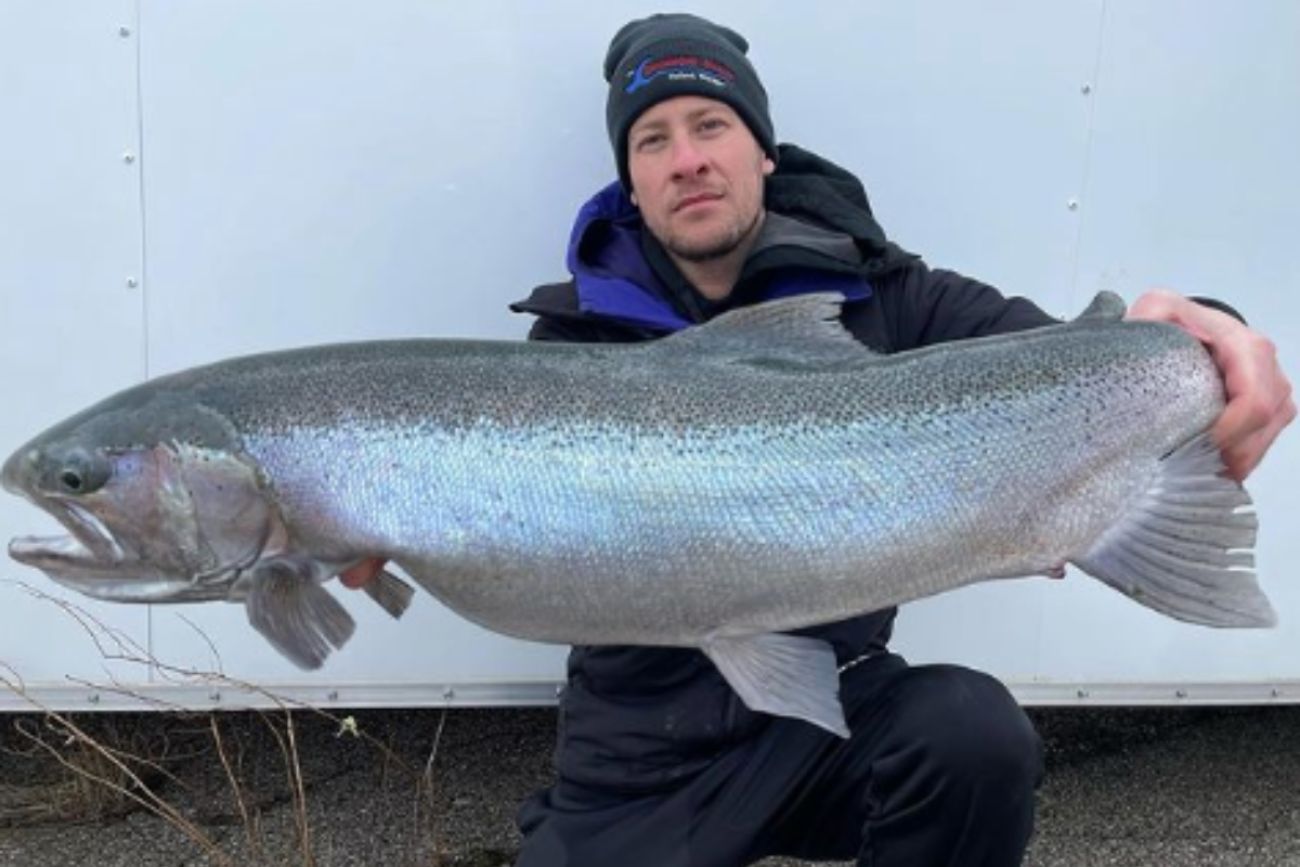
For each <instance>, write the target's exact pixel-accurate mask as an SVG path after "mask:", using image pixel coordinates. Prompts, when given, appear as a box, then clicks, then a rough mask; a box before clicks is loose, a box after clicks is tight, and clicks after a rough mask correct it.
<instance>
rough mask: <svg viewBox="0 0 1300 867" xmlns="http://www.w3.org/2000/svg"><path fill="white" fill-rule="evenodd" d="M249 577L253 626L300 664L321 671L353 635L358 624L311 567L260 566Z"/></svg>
mask: <svg viewBox="0 0 1300 867" xmlns="http://www.w3.org/2000/svg"><path fill="white" fill-rule="evenodd" d="M253 570H254V574H252V575H248V576H246V587H247V596H246V597H245V599H244V607H245V610H246V611H247V613H248V622H249V623H251V624H252V625H253V628H254V629H256V630H257V631H258V632H260V633H262V635H263V636H264V637H265V638H266V640H267V641H269V642H271V644H272V645H273V646H274V647H275V649H276V650H278V651H280V653H281V654H282V655H284V657H285V658H287V659H288V660H289V661H290V662H292V663H293V664H294V665H296V666H298V667H299V668H303V669H308V670H312V669H317V668H320V667H321V665H322V664H324V662H325V659H326V657H328V656H329V655H330V653H331V652H332V651H333V650H335V649H337V648H340V647H342V646H343V645H344V644H346V643H347V641H348V639H349V638H351V637H352V633H353V631H354V630H355V629H356V623H355V621H353V619H352V616H351V615H350V614H348V612H347V609H345V608H344V607H343V606H342V604H340V603H339V602H338V600H336V599H335V598H334V597H333V596H331V595H330V594H329V592H328V591H327V590H325V588H324V587H322V586H321V585H320V584H319V583H318V582H317V581H316V580H315V576H314V574H313V573H312V570H311V569H304V568H297V567H296V566H295V565H294V564H292V563H289V562H285V561H283V560H272V561H267V562H263V563H259V564H258V565H256V566H255V567H253Z"/></svg>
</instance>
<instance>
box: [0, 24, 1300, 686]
mask: <svg viewBox="0 0 1300 867" xmlns="http://www.w3.org/2000/svg"><path fill="white" fill-rule="evenodd" d="M3 5H4V6H5V9H6V20H7V22H8V24H9V26H8V27H7V28H6V30H5V31H4V32H3V33H2V34H0V113H2V114H0V116H3V117H4V118H5V119H6V122H5V129H6V133H7V134H6V135H4V136H0V303H2V304H3V322H4V325H5V340H4V341H2V342H0V362H2V366H0V405H3V406H4V407H5V412H4V413H2V414H0V455H3V454H8V453H9V452H10V451H11V450H12V449H13V448H14V447H16V446H17V445H18V444H19V443H20V442H21V441H22V440H24V439H26V438H27V437H28V436H30V435H31V434H33V433H35V432H36V431H37V430H39V429H41V428H43V427H44V426H46V425H48V424H50V423H52V422H54V421H56V420H58V419H59V418H61V417H63V416H65V415H67V414H69V413H70V412H72V411H74V410H76V409H78V408H80V407H82V406H84V405H86V404H88V403H89V402H91V401H92V400H94V399H97V398H99V397H102V396H104V395H105V394H107V393H109V392H110V391H113V390H115V389H117V388H120V387H123V386H126V385H129V384H131V383H134V382H137V381H139V380H140V379H141V378H142V377H143V376H145V375H149V376H152V375H157V374H160V373H165V372H168V371H172V370H176V369H178V368H182V367H186V366H189V365H192V364H196V363H200V362H205V361H211V360H215V359H219V358H223V357H227V356H231V355H235V354H240V353H245V352H249V351H255V350H261V349H269V348H275V347H287V346H295V345H302V344H307V343H316V342H327V341H335V340H352V339H364V338H372V337H397V336H421V335H423V336H452V335H456V336H493V337H520V336H522V334H523V332H524V329H525V328H526V326H527V322H526V321H524V320H523V319H521V318H519V317H513V316H511V315H510V314H509V313H508V312H506V309H505V305H506V304H507V303H508V302H509V301H511V300H514V299H516V298H519V297H521V296H523V295H524V294H526V293H527V291H528V289H529V288H530V287H531V286H532V285H533V284H534V283H537V282H540V281H544V280H551V279H556V278H558V277H560V276H562V266H563V249H564V244H565V242H566V239H567V236H568V230H569V224H570V220H571V218H572V216H573V213H574V211H575V210H576V208H577V206H578V205H579V204H580V203H581V201H582V200H583V199H584V198H585V197H586V196H587V195H588V194H589V193H590V192H591V191H593V190H594V189H596V188H597V187H598V186H600V185H602V184H603V183H605V182H606V181H607V180H608V179H609V178H610V177H611V176H612V173H613V167H612V161H611V158H610V155H609V149H608V144H607V141H606V138H605V131H604V123H603V104H604V103H603V101H604V83H603V82H602V81H601V79H600V63H601V59H602V57H603V52H604V49H605V46H606V44H607V41H608V39H609V37H610V35H612V33H613V32H614V30H615V29H616V28H617V27H618V26H619V25H620V24H621V23H623V21H625V20H627V19H628V18H630V17H634V16H637V15H641V14H644V13H645V12H646V11H647V10H646V9H645V7H642V6H640V5H633V4H623V3H608V4H602V5H600V6H597V7H593V6H590V5H589V4H581V3H577V2H565V3H548V4H531V3H524V2H522V0H521V2H517V3H516V2H496V3H478V4H460V3H450V2H445V3H441V2H419V0H401V2H398V0H393V2H377V3H373V4H360V3H356V2H354V0H352V2H342V0H333V2H313V3H306V2H289V0H284V2H264V0H227V2H220V3H217V2H201V3H173V2H164V0H136V2H128V0H116V2H90V0H85V2H75V0H63V2H51V3H43V4H32V3H4V4H3ZM694 8H695V10H696V11H699V12H700V13H702V14H705V15H707V16H710V17H713V18H715V19H716V20H720V21H723V22H726V23H728V24H731V25H732V26H734V27H736V28H737V29H738V30H740V31H741V32H742V33H744V34H745V35H746V36H747V37H749V39H750V41H751V43H752V45H753V48H752V50H751V56H752V57H753V59H754V61H755V64H756V66H757V67H758V68H759V69H760V70H761V71H762V73H763V77H764V81H765V83H766V85H767V87H768V90H769V93H770V95H771V100H772V105H773V113H774V116H775V119H776V125H777V132H778V136H779V137H780V138H782V139H783V140H789V141H795V142H798V143H800V144H802V145H804V146H806V147H809V148H812V149H813V150H816V151H819V152H821V153H823V154H825V155H827V156H829V157H831V158H833V159H835V160H836V161H838V162H840V163H842V164H843V165H845V166H847V167H849V168H851V169H853V170H854V171H855V172H857V173H858V174H859V175H860V176H861V177H862V178H863V180H864V181H865V183H866V184H867V186H868V189H869V191H870V193H871V195H872V202H873V205H874V207H875V209H876V212H877V215H878V216H879V217H880V219H881V222H882V223H883V224H884V226H885V227H886V229H887V230H888V231H889V232H890V233H891V235H892V236H893V237H894V238H895V239H896V240H897V241H898V242H900V243H901V244H903V245H904V246H905V247H908V248H910V249H913V250H917V251H919V252H921V253H923V254H924V255H925V256H926V258H927V260H928V261H930V262H931V264H934V265H943V266H947V267H954V268H957V269H959V270H962V271H965V272H967V273H969V274H971V275H973V276H978V277H980V278H982V279H985V280H987V281H989V282H991V283H994V284H995V285H997V286H999V287H1000V288H1002V289H1003V290H1004V291H1007V292H1009V293H1016V294H1025V295H1028V296H1030V297H1032V298H1034V299H1036V300H1037V301H1039V302H1040V303H1041V304H1043V306H1045V307H1046V308H1047V309H1049V310H1051V311H1054V312H1057V313H1060V314H1063V315H1064V314H1070V313H1073V312H1075V311H1077V310H1078V309H1080V308H1081V307H1082V306H1083V305H1084V304H1085V303H1086V301H1087V300H1088V298H1089V297H1091V295H1092V294H1093V293H1094V292H1095V291H1097V290H1098V289H1101V288H1110V289H1115V290H1118V291H1120V292H1121V293H1122V294H1124V295H1126V296H1127V297H1129V298H1130V299H1131V298H1132V297H1134V296H1135V295H1136V294H1138V293H1139V292H1140V291H1141V290H1142V289H1143V288H1145V287H1147V286H1151V285H1167V286H1172V287H1175V288H1178V289H1180V290H1182V291H1185V292H1189V293H1201V294H1208V295H1214V296H1217V297H1220V298H1223V299H1225V300H1227V301H1229V302H1231V303H1233V304H1235V305H1236V306H1238V307H1239V309H1241V310H1242V311H1243V313H1245V315H1246V316H1247V317H1248V318H1249V319H1251V320H1252V321H1253V322H1256V323H1258V324H1260V325H1261V326H1262V327H1263V328H1264V330H1265V331H1266V332H1267V333H1269V334H1270V336H1272V337H1273V338H1274V339H1275V341H1276V342H1277V343H1278V345H1279V347H1280V348H1281V352H1282V357H1283V363H1284V365H1285V366H1286V367H1287V369H1288V370H1289V371H1290V372H1291V374H1292V376H1293V377H1295V376H1298V375H1300V364H1298V363H1297V360H1298V359H1297V351H1298V349H1297V347H1300V301H1298V300H1297V296H1296V294H1295V293H1296V289H1297V287H1298V286H1300V279H1297V278H1298V277H1300V269H1298V267H1297V265H1296V263H1295V258H1294V256H1293V254H1292V253H1291V252H1290V244H1289V243H1288V242H1289V241H1290V240H1291V239H1292V238H1294V237H1296V236H1297V234H1300V173H1298V172H1297V170H1296V169H1295V167H1294V157H1293V156H1292V152H1293V151H1294V147H1295V142H1296V141H1298V140H1300V59H1298V58H1297V54H1296V52H1295V51H1294V46H1295V45H1296V44H1297V41H1298V38H1300V7H1297V6H1296V5H1295V4H1293V3H1290V2H1287V0H1277V2H1271V3H1270V2H1263V0H1260V2H1253V3H1250V4H1241V5H1238V6H1232V7H1230V6H1229V5H1228V4H1210V3H1204V4H1194V5H1191V4H1186V3H1182V2H1174V0H1166V2H1155V0H1149V2H1125V3H1123V4H1113V3H1112V4H1106V3H1104V2H1101V0H1092V2H1074V3H1053V4H1041V3H1035V2H1030V0H1023V2H1001V3H993V4H980V5H979V7H978V8H976V7H973V6H970V5H969V4H964V3H959V2H956V0H952V2H939V0H926V2H919V3H909V4H894V3H884V2H873V3H861V4H859V3H842V4H840V3H834V4H832V3H825V4H807V5H806V6H805V7H804V8H800V9H795V8H793V5H792V4H787V3H770V4H762V3H758V4H756V3H748V2H747V3H740V2H716V3H698V4H694ZM1297 478H1300V437H1298V436H1297V435H1295V434H1292V436H1291V437H1290V438H1289V439H1287V440H1286V441H1284V442H1283V443H1281V444H1280V445H1279V446H1278V448H1277V449H1276V450H1275V452H1274V453H1273V454H1272V455H1271V456H1270V458H1269V460H1268V462H1267V463H1266V464H1265V466H1264V467H1263V469H1262V470H1261V471H1260V472H1259V473H1258V474H1257V476H1256V477H1255V478H1254V479H1252V482H1251V485H1250V487H1251V490H1252V491H1253V493H1254V495H1255V498H1256V501H1257V503H1258V508H1259V512H1260V515H1261V519H1262V523H1263V531H1262V534H1261V540H1260V546H1259V562H1260V573H1261V576H1262V580H1263V582H1264V584H1265V586H1266V588H1267V590H1268V591H1269V593H1270V595H1271V596H1272V597H1273V599H1274V602H1275V604H1276V606H1277V608H1278V609H1279V612H1280V614H1281V616H1282V620H1283V625H1282V626H1281V627H1280V628H1279V629H1277V630H1274V631H1271V632H1244V633H1243V632H1215V631H1211V630H1206V629H1203V628H1199V627H1192V626H1185V625H1182V624H1177V623H1174V622H1172V621H1169V620H1166V619H1163V618H1161V617H1159V616H1158V615H1154V614H1152V613H1151V612H1148V611H1147V610H1145V609H1142V608H1140V607H1138V606H1135V605H1133V604H1132V603H1130V602H1128V601H1127V600H1124V599H1122V598H1120V597H1119V596H1117V595H1116V594H1114V593H1112V592H1110V591H1108V590H1106V589H1104V588H1102V587H1101V586H1100V585H1098V584H1096V583H1095V582H1093V581H1092V580H1091V579H1088V578H1087V577H1086V576H1083V575H1081V574H1078V573H1075V574H1073V575H1072V576H1071V579H1070V580H1068V581H1066V582H1046V581H1022V582H1010V583H1005V584H1003V585H1000V586H983V587H977V588H971V589H968V590H965V591H961V592H958V593H953V594H949V595H948V596H945V597H941V598H938V599H933V600H927V601H926V602H923V603H919V604H915V605H911V606H908V607H907V608H906V609H905V610H904V611H903V613H902V615H901V617H900V626H899V638H898V642H897V643H898V646H899V647H900V648H901V649H903V650H904V651H905V652H906V653H908V655H909V656H911V657H912V658H914V659H917V660H930V659H948V660H955V661H961V662H965V663H967V664H971V665H976V666H980V667H983V668H986V669H988V670H991V671H993V672H995V673H997V674H998V675H1000V676H1001V677H1003V678H1004V679H1006V680H1008V681H1009V682H1011V683H1012V684H1013V686H1014V688H1015V689H1016V690H1017V691H1018V693H1020V694H1021V696H1022V697H1024V698H1026V699H1029V700H1034V701H1056V700H1077V699H1079V698H1080V696H1079V693H1080V691H1082V692H1084V693H1086V696H1084V697H1083V698H1084V699H1085V700H1111V699H1115V700H1125V701H1149V700H1175V699H1176V700H1191V701H1211V700H1223V699H1233V700H1261V699H1272V698H1274V697H1277V698H1280V699H1282V700H1288V699H1289V700H1300V581H1297V578H1298V577H1300V576H1298V575H1297V572H1298V571H1300V570H1297V568H1296V566H1295V562H1296V559H1297V556H1298V555H1300V542H1297V539H1296V533H1295V529H1296V526H1297V522H1296V518H1295V515H1296V514H1297V511H1296V507H1297V502H1296V498H1297V494H1296V492H1295V487H1294V484H1288V482H1294V481H1295V480H1296V479H1297ZM46 529H49V530H50V531H53V530H54V528H53V523H52V522H51V521H50V520H49V519H47V518H44V517H43V516H42V515H40V514H39V513H38V512H37V511H36V510H35V509H33V508H31V507H29V506H27V505H26V504H24V503H22V502H20V501H18V500H17V499H16V498H12V497H3V498H0V537H4V538H8V537H10V536H13V535H20V534H27V533H31V532H43V531H45V530H46ZM25 585H26V586H25ZM28 586H30V588H35V589H37V590H40V591H48V592H49V593H50V594H51V595H52V596H53V597H54V598H55V599H59V600H67V601H70V602H72V603H74V604H75V605H77V606H79V607H80V608H82V609H84V610H85V611H86V612H87V613H88V614H89V615H90V616H92V617H93V618H94V619H95V620H96V621H98V622H99V623H102V624H104V625H105V626H108V627H111V628H113V629H116V630H120V631H121V632H122V634H124V635H126V636H129V637H130V638H131V639H132V640H134V641H136V642H138V643H139V644H140V645H141V647H142V648H143V649H144V650H145V651H147V652H148V653H151V654H152V655H154V656H155V657H157V658H158V659H160V660H161V661H163V662H164V663H167V664H174V665H178V666H182V667H190V666H193V667H197V668H200V669H211V668H214V667H216V666H217V665H218V659H217V657H215V656H214V653H213V648H215V649H216V653H217V654H218V656H219V664H220V666H221V667H222V669H223V670H224V671H225V672H226V673H227V674H229V675H230V676H231V677H232V678H235V679H247V680H254V681H256V682H257V683H259V684H261V685H264V686H266V687H267V688H268V689H270V690H272V691H274V692H275V693H276V694H278V695H285V696H290V697H295V698H305V699H310V700H324V701H328V700H334V701H337V702H339V703H345V704H358V703H379V704H383V703H406V704H413V703H443V702H474V703H486V702H497V701H509V702H523V701H543V700H546V698H547V697H548V696H550V695H551V694H552V690H553V684H554V682H555V681H556V680H558V679H559V677H560V675H561V670H562V669H561V661H562V657H563V653H562V650H561V649H559V648H547V647H539V646H536V645H528V644H524V643H521V642H516V641H512V640H508V639H504V638H501V637H499V636H494V635H490V634H488V633H485V632H483V631H482V630H480V629H478V628H477V627H474V626H472V625H470V624H468V623H466V622H465V621H463V620H461V619H460V618H459V617H457V616H455V615H454V614H450V613H449V612H447V611H445V610H443V609H442V608H441V607H440V606H439V605H438V604H437V603H436V602H434V601H433V600H432V599H431V598H429V597H427V596H421V597H419V598H418V601H417V603H416V605H414V606H413V609H412V611H411V612H410V613H409V614H408V616H407V617H406V618H405V619H404V620H403V621H401V622H400V623H396V624H394V623H391V622H388V621H387V620H386V618H385V617H383V616H382V615H381V614H379V613H378V612H377V611H376V610H374V608H373V606H372V605H370V604H368V602H367V600H365V599H364V598H361V597H359V596H357V595H352V594H343V593H342V591H340V596H341V597H342V598H343V600H344V602H345V603H346V604H347V605H348V607H349V608H350V609H351V610H352V611H353V613H354V615H355V616H356V618H357V620H358V623H359V629H358V632H357V635H356V637H355V638H354V639H353V641H352V643H351V644H350V645H349V646H348V648H347V649H346V650H345V651H344V652H342V653H340V654H338V655H337V656H336V657H335V658H333V659H332V660H331V662H330V663H329V664H328V665H327V666H326V667H325V669H324V670H322V671H320V672H317V673H314V674H303V673H302V672H299V671H297V670H296V669H294V668H293V667H292V666H290V665H289V664H288V663H286V662H284V661H283V660H281V659H280V658H279V657H278V656H277V655H276V654H275V653H274V652H273V651H271V650H270V649H269V647H268V646H266V645H265V643H264V642H263V641H262V640H261V639H260V637H259V636H257V635H256V634H255V633H254V632H253V631H252V630H251V628H250V627H249V626H248V625H247V624H246V622H245V621H244V616H243V612H242V609H240V608H236V607H234V606H224V605H211V604H210V605H207V606H187V607H184V608H179V607H166V606H159V607H154V608H132V607H125V606H111V605H107V604H98V603H93V602H91V601H89V600H85V599H82V598H81V597H77V596H75V595H70V594H69V595H65V594H64V593H63V592H62V591H59V590H57V589H56V588H54V587H53V586H52V585H51V584H49V583H48V582H47V581H46V580H45V579H44V578H43V576H41V575H39V573H36V572H34V571H32V570H27V569H24V568H22V567H19V566H17V565H16V564H13V563H11V562H9V563H7V565H4V566H3V567H2V568H0V676H3V677H4V678H5V679H7V680H9V681H15V682H16V681H17V680H19V679H21V681H22V683H23V684H25V686H26V688H27V689H28V691H29V693H30V695H31V696H32V697H34V698H36V699H38V700H40V701H44V702H48V703H50V704H53V705H56V706H60V707H74V706H87V705H94V706H100V707H107V706H121V705H122V704H124V703H127V702H128V700H127V699H125V698H123V697H122V696H121V695H120V694H119V693H118V692H117V691H116V690H117V689H118V688H119V687H121V688H125V689H127V690H128V691H131V692H136V693H143V694H147V695H150V696H153V697H158V698H160V699H163V700H166V701H184V702H187V703H192V704H199V705H204V704H208V703H212V702H217V703H226V704H228V703H230V702H231V701H232V700H238V701H246V700H248V696H247V695H240V694H239V691H238V690H237V689H234V688H233V687H231V686H229V685H222V684H221V683H220V682H214V681H204V682H201V683H200V682H196V681H192V680H189V679H185V678H179V679H178V678H176V677H173V676H169V675H168V674H167V673H166V672H165V671H151V670H149V669H147V668H145V667H143V666H140V665H138V664H132V663H121V662H114V661H112V660H106V659H105V658H104V654H103V653H102V652H101V650H100V649H99V648H98V647H97V646H96V644H95V643H94V642H93V640H92V637H91V633H92V632H95V631H96V627H91V628H90V629H89V630H88V629H87V628H83V626H82V625H81V624H80V623H79V622H78V621H77V620H76V619H74V618H73V617H72V616H71V615H70V614H69V613H68V612H66V611H65V610H64V609H62V608H60V607H59V606H58V605H57V603H56V602H55V601H53V600H51V599H48V598H40V597H34V596H33V595H32V594H31V591H30V590H29V589H28ZM100 638H101V641H102V640H103V636H102V635H101V636H100ZM209 641H211V643H212V644H211V646H210V645H209V643H208V642H209ZM1177 692H1181V693H1184V694H1185V698H1184V697H1177V698H1176V696H1177ZM263 700H265V699H263ZM26 706H27V705H26V703H25V700H24V699H23V698H22V697H20V696H19V695H17V694H16V693H15V692H14V691H12V690H7V689H4V688H3V687H0V709H3V708H19V707H26Z"/></svg>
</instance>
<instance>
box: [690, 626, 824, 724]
mask: <svg viewBox="0 0 1300 867" xmlns="http://www.w3.org/2000/svg"><path fill="white" fill-rule="evenodd" d="M703 650H704V652H705V653H706V654H708V657H709V659H711V660H713V664H714V665H716V666H717V667H718V671H720V672H722V676H723V677H724V678H726V681H727V683H729V684H731V688H732V689H734V690H735V691H736V694H737V695H739V696H740V698H741V700H742V701H743V702H745V706H746V707H748V708H749V709H750V710H756V711H761V712H763V713H770V714H774V715H776V716H786V717H794V718H795V719H802V720H807V721H808V722H810V723H812V724H813V725H815V726H818V727H819V728H823V729H825V730H826V731H828V732H830V733H831V734H834V735H839V736H840V737H842V738H847V737H848V736H849V727H848V725H847V724H846V723H845V722H844V709H843V707H841V706H840V699H839V689H840V674H839V669H838V667H837V665H836V661H835V651H834V650H832V649H831V646H830V645H829V644H827V643H826V642H825V641H821V640H819V639H816V638H804V637H801V636H798V635H784V634H779V633H774V634H767V635H750V636H745V637H743V638H713V639H710V640H709V641H708V642H706V643H705V644H704V646H703Z"/></svg>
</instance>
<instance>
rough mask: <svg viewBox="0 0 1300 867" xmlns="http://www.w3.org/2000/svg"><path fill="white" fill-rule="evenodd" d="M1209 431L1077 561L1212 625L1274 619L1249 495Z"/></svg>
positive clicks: (1178, 453)
mask: <svg viewBox="0 0 1300 867" xmlns="http://www.w3.org/2000/svg"><path fill="white" fill-rule="evenodd" d="M1222 470H1223V463H1222V461H1221V459H1220V457H1219V449H1218V447H1217V446H1215V444H1214V442H1213V441H1212V440H1211V439H1210V436H1209V434H1202V435H1200V436H1198V437H1195V438H1194V439H1192V440H1190V441H1188V442H1187V443H1186V444H1184V445H1182V446H1180V447H1179V448H1177V449H1175V450H1174V451H1173V452H1171V453H1170V454H1169V455H1168V456H1166V457H1165V458H1164V459H1163V460H1162V461H1161V462H1160V468H1159V473H1158V474H1157V476H1156V479H1155V481H1154V483H1153V484H1152V486H1151V489H1150V490H1149V491H1147V493H1146V494H1145V495H1144V496H1143V497H1142V498H1141V499H1139V500H1138V502H1137V503H1136V504H1135V505H1134V506H1132V507H1131V508H1130V509H1129V511H1128V512H1126V513H1125V514H1124V515H1123V516H1121V517H1120V519H1119V520H1118V521H1116V523H1115V524H1114V525H1113V526H1112V527H1111V528H1110V529H1108V530H1107V531H1106V532H1105V533H1103V534H1102V536H1101V537H1100V538H1099V539H1098V540H1097V541H1096V542H1095V543H1094V544H1093V547H1092V548H1091V549H1090V550H1089V551H1088V552H1087V553H1086V554H1084V555H1083V556H1082V557H1077V558H1074V562H1075V563H1076V564H1078V566H1079V568H1080V569H1082V570H1083V571H1085V572H1087V573H1088V574H1089V575H1092V576H1093V577H1094V578H1098V579H1100V580H1101V581H1103V582H1105V583H1106V584H1109V585H1110V586H1111V587H1114V588H1115V589H1116V590H1118V591H1119V592H1121V593H1123V594H1124V595H1125V596H1128V597H1130V598H1132V599H1133V600H1135V601H1137V602H1140V603H1142V604H1143V605H1145V606H1147V607H1148V608H1152V609H1154V610H1156V611H1159V612H1161V613H1163V614H1167V615H1169V616H1170V617H1174V618H1177V619H1178V620H1186V621H1188V622H1191V623H1200V624H1203V625H1206V626H1243V627H1251V626H1255V627H1259V626H1273V625H1275V624H1276V623H1277V615H1276V614H1274V613H1273V607H1272V605H1270V604H1269V601H1268V597H1267V596H1265V595H1264V591H1263V590H1261V589H1260V587H1259V583H1258V582H1257V581H1256V579H1255V573H1254V571H1253V568H1252V567H1253V566H1254V563H1255V558H1254V554H1253V553H1252V552H1251V550H1250V549H1251V548H1253V547H1254V545H1255V534H1256V529H1257V526H1258V523H1257V520H1256V518H1255V513H1254V512H1250V511H1242V508H1243V507H1247V506H1250V504H1251V500H1250V495H1249V494H1247V493H1246V491H1245V489H1244V488H1242V487H1241V485H1240V484H1238V483H1237V482H1234V481H1232V480H1231V479H1229V478H1226V477H1224V476H1223V475H1221V472H1222Z"/></svg>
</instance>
